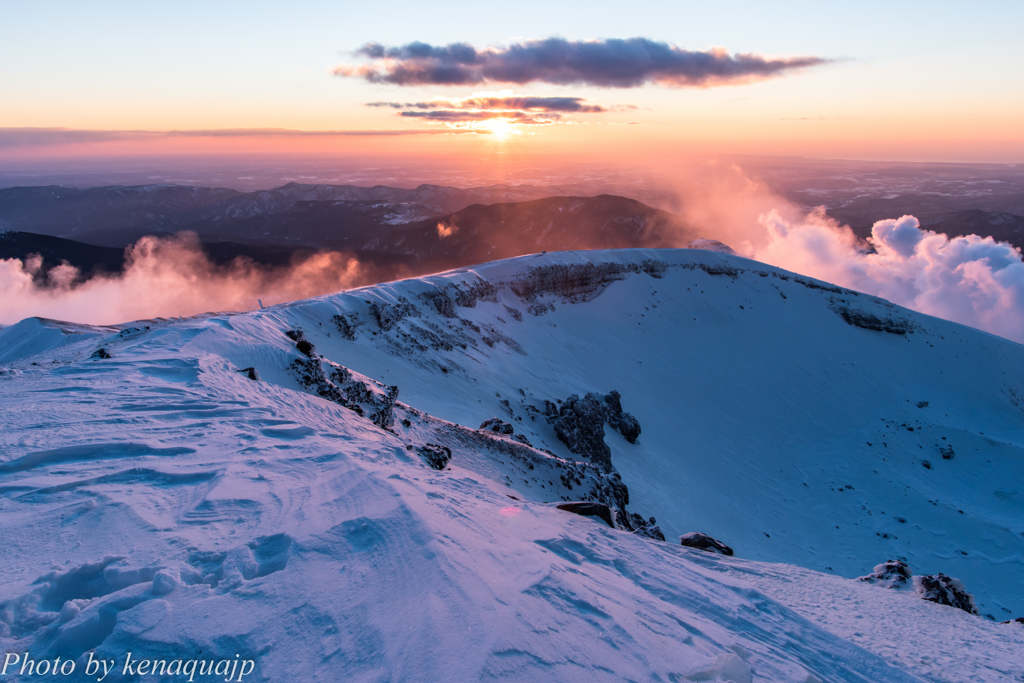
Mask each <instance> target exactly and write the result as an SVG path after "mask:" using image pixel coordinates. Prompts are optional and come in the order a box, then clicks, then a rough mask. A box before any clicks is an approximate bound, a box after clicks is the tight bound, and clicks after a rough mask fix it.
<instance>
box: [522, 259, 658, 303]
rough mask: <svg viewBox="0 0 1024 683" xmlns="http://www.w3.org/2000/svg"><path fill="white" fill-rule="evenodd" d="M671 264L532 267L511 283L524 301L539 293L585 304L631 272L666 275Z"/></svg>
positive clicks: (535, 297)
mask: <svg viewBox="0 0 1024 683" xmlns="http://www.w3.org/2000/svg"><path fill="white" fill-rule="evenodd" d="M667 268H668V264H666V263H663V262H661V261H653V260H648V261H643V262H642V263H639V264H637V263H630V264H623V263H602V264H591V263H587V264H572V265H568V264H558V265H550V266H541V267H538V268H531V269H530V271H529V273H527V274H526V275H523V276H520V277H518V278H516V279H515V280H513V281H512V282H511V283H509V286H510V287H511V289H512V291H513V292H514V293H515V294H516V296H518V297H519V298H520V299H522V300H523V301H524V302H528V303H533V302H534V301H535V300H536V299H537V297H538V296H542V295H544V294H555V295H557V296H560V297H561V298H562V300H563V301H564V302H566V303H581V302H585V301H590V300H592V299H594V298H595V297H597V296H598V295H599V294H600V293H601V292H603V291H604V290H605V288H607V287H608V285H610V284H611V283H613V282H616V281H618V280H624V279H626V277H628V276H629V274H631V273H641V272H643V273H647V274H648V275H650V276H651V277H654V278H660V277H662V275H664V273H665V270H666V269H667ZM527 310H529V311H530V313H531V314H533V315H542V314H543V313H546V312H547V307H546V306H545V305H544V304H540V305H539V306H535V307H528V309H527Z"/></svg>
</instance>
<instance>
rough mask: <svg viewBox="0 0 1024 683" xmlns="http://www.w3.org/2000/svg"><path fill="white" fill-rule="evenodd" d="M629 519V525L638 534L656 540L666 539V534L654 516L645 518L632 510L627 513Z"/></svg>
mask: <svg viewBox="0 0 1024 683" xmlns="http://www.w3.org/2000/svg"><path fill="white" fill-rule="evenodd" d="M626 517H628V519H629V525H630V526H631V527H632V529H631V530H632V532H633V533H634V534H636V535H637V536H643V537H644V538H649V539H651V540H654V541H664V540H665V534H664V533H662V531H661V528H660V527H659V526H658V522H657V520H656V519H654V517H650V518H649V519H644V518H643V517H641V516H640V515H638V514H637V513H635V512H630V513H629V514H628V515H626Z"/></svg>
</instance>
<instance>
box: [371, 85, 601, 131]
mask: <svg viewBox="0 0 1024 683" xmlns="http://www.w3.org/2000/svg"><path fill="white" fill-rule="evenodd" d="M366 106H368V107H383V108H390V109H400V110H402V111H400V112H399V113H398V115H399V116H402V117H405V118H413V119H419V120H421V121H429V122H432V123H444V124H446V125H447V126H449V127H451V128H463V129H466V128H473V129H474V130H482V128H481V127H480V126H471V125H469V124H473V123H480V122H484V121H498V120H500V121H504V122H505V123H506V124H508V125H516V126H549V125H552V124H554V123H556V122H558V121H560V120H561V119H562V118H563V116H570V115H573V114H603V113H606V112H608V111H609V109H608V108H606V107H603V106H601V105H597V104H589V103H588V102H587V101H586V100H585V99H583V98H582V97H542V96H538V95H522V94H516V93H514V92H512V91H511V90H500V91H497V92H478V93H474V94H473V95H470V96H469V97H458V98H455V97H438V98H435V99H432V100H426V101H422V102H369V103H367V105H366Z"/></svg>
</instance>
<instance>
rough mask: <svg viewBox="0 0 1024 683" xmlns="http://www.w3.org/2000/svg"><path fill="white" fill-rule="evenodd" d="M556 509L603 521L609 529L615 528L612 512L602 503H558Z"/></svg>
mask: <svg viewBox="0 0 1024 683" xmlns="http://www.w3.org/2000/svg"><path fill="white" fill-rule="evenodd" d="M557 507H558V509H559V510H565V511H566V512H572V513H574V514H577V515H584V516H585V517H598V518H600V519H602V520H604V522H605V524H607V525H608V526H610V527H611V528H613V529H614V528H615V523H614V522H612V512H611V510H610V509H609V508H608V506H607V505H605V504H604V503H585V502H573V503H559V504H558V506H557Z"/></svg>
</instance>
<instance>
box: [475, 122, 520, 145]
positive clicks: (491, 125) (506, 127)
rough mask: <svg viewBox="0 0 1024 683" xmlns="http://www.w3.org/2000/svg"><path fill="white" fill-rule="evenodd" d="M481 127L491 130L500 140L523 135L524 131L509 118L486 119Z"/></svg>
mask: <svg viewBox="0 0 1024 683" xmlns="http://www.w3.org/2000/svg"><path fill="white" fill-rule="evenodd" d="M481 128H483V129H485V130H489V131H491V134H492V135H494V137H495V138H496V139H498V140H508V139H509V138H510V137H512V136H513V135H522V134H523V131H521V130H519V129H517V128H516V127H515V126H513V125H512V124H511V123H509V122H508V120H507V119H491V120H489V121H484V122H483V124H482V125H481Z"/></svg>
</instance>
